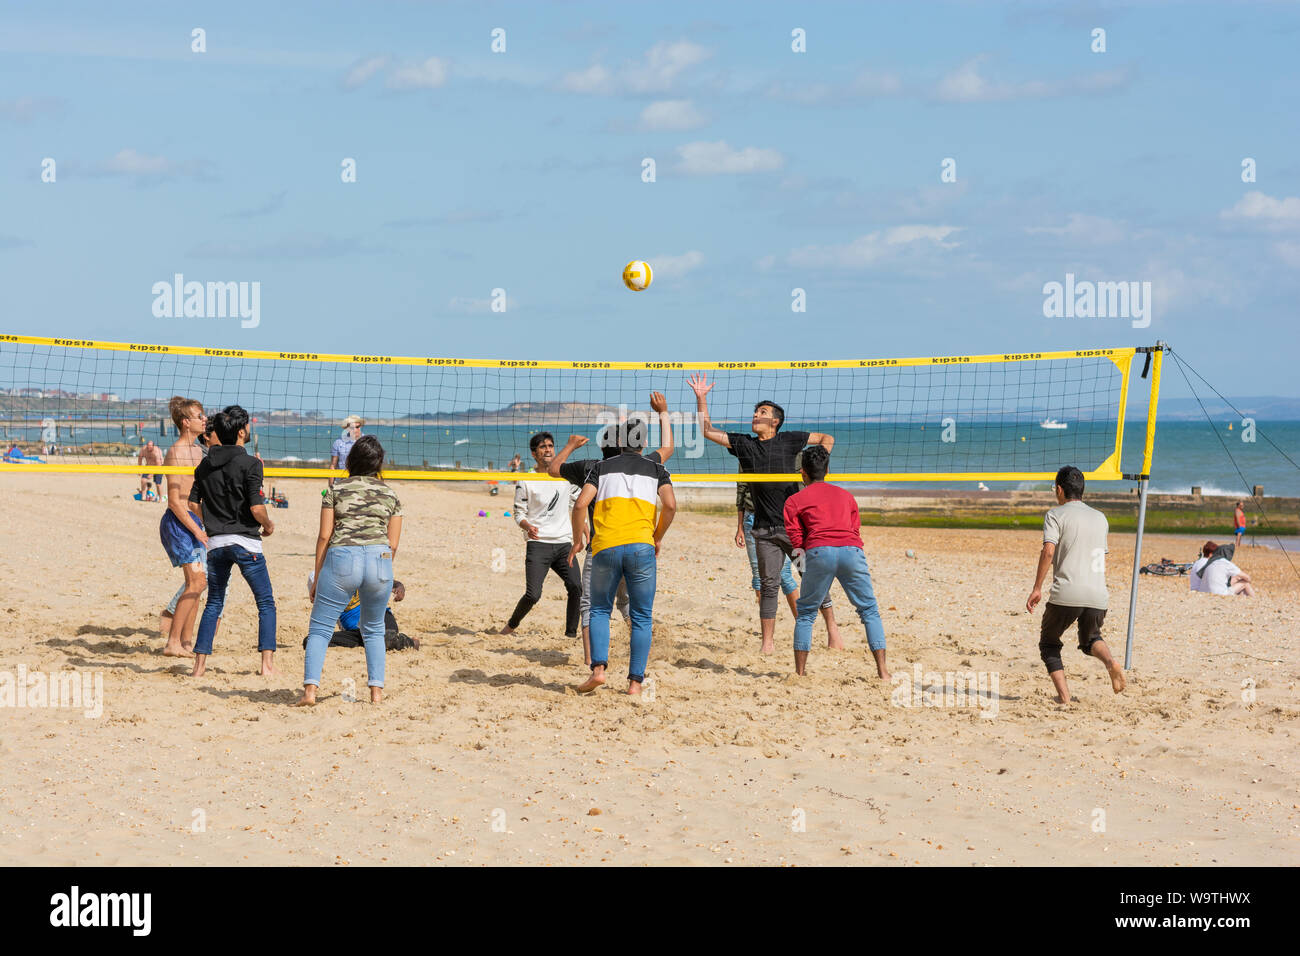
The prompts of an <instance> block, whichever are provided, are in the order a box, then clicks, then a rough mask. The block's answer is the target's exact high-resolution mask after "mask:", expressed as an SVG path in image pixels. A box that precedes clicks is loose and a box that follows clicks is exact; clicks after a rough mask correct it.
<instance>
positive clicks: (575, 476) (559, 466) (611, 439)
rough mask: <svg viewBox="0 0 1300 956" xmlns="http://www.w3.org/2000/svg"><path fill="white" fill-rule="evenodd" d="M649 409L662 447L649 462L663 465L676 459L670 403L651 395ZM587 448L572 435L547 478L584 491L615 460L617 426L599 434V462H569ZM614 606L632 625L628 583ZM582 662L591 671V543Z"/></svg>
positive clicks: (632, 421) (621, 585)
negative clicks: (590, 478) (589, 480)
mask: <svg viewBox="0 0 1300 956" xmlns="http://www.w3.org/2000/svg"><path fill="white" fill-rule="evenodd" d="M650 407H651V408H652V409H653V410H654V411H655V412H656V413H657V414H658V415H659V440H660V442H662V444H661V445H660V446H659V448H658V449H656V450H655V451H652V452H650V453H649V454H648V455H646V458H648V459H650V460H651V461H653V462H657V463H658V464H661V465H664V464H667V462H668V459H669V458H671V457H672V456H673V428H672V419H671V418H669V416H668V399H666V398H664V396H663V395H662V394H661V393H659V392H651V393H650ZM639 421H641V419H640V417H639V416H635V415H633V416H629V418H628V420H627V421H626V422H624V423H623V425H624V426H625V427H628V428H633V429H634V428H636V427H637V423H638V422H639ZM585 444H587V439H586V437H585V436H583V435H570V436H569V440H568V441H567V442H565V443H564V447H563V448H561V449H560V451H559V453H558V454H557V455H556V456H555V457H554V458H552V459H551V463H550V465H549V466H548V467H547V474H549V475H550V476H551V477H552V478H563V479H564V480H565V481H567V482H569V484H571V485H575V486H577V487H578V488H582V486H583V485H584V484H586V483H587V475H588V473H590V471H591V469H592V468H594V467H596V465H597V464H599V463H600V462H601V461H603V460H604V459H606V458H613V457H614V456H615V455H617V454H619V447H618V426H616V425H606V426H605V427H604V428H602V429H601V430H600V434H599V436H598V437H597V439H596V444H597V446H598V447H599V448H600V454H601V457H600V458H581V459H579V460H577V461H569V460H568V459H569V456H570V455H571V454H573V452H575V451H577V450H578V449H579V448H581V447H582V446H583V445H585ZM594 509H595V505H594V504H593V505H591V506H589V507H588V509H587V526H588V527H593V526H594V524H595V521H594V518H593V512H594ZM614 606H615V607H616V608H618V612H619V614H621V615H622V616H623V623H625V624H628V623H631V620H632V618H631V615H630V614H629V613H628V598H627V582H626V581H619V582H618V592H617V594H615V596H614ZM582 659H583V663H585V664H586V665H587V666H588V667H590V666H591V540H590V538H588V540H587V550H586V551H585V552H584V553H583V555H582Z"/></svg>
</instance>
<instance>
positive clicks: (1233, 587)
mask: <svg viewBox="0 0 1300 956" xmlns="http://www.w3.org/2000/svg"><path fill="white" fill-rule="evenodd" d="M1236 549H1237V546H1236V545H1235V544H1218V545H1216V544H1215V543H1214V542H1213V541H1207V542H1205V547H1204V548H1203V549H1202V555H1203V557H1202V559H1201V560H1200V561H1198V562H1196V564H1194V565H1192V572H1191V577H1192V578H1193V579H1194V580H1193V587H1192V589H1193V590H1199V591H1204V592H1205V593H1206V594H1218V595H1221V596H1222V595H1229V594H1240V595H1243V596H1245V597H1254V596H1255V589H1254V588H1253V587H1251V584H1250V575H1249V574H1247V573H1246V572H1245V571H1243V570H1241V568H1239V567H1237V566H1236V565H1235V564H1233V563H1232V557H1233V553H1234V552H1235V551H1236ZM1198 565H1199V567H1198ZM1196 580H1199V581H1200V587H1199V588H1198V587H1196Z"/></svg>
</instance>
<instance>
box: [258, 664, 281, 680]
mask: <svg viewBox="0 0 1300 956" xmlns="http://www.w3.org/2000/svg"><path fill="white" fill-rule="evenodd" d="M279 673H280V672H279V670H277V669H276V668H275V667H274V666H273V665H271V664H263V665H262V676H263V677H276V676H278V675H279Z"/></svg>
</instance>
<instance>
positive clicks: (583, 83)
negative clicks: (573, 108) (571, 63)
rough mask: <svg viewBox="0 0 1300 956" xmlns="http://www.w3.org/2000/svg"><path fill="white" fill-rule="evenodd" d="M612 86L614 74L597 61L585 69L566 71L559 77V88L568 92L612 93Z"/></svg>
mask: <svg viewBox="0 0 1300 956" xmlns="http://www.w3.org/2000/svg"><path fill="white" fill-rule="evenodd" d="M614 86H615V84H614V74H612V73H610V72H609V70H607V69H605V68H604V67H603V66H601V65H600V64H599V63H597V64H593V65H592V66H589V67H587V69H585V70H577V71H575V72H573V73H566V74H565V75H564V76H563V77H562V78H561V79H560V89H563V90H568V91H569V92H570V93H613V92H614Z"/></svg>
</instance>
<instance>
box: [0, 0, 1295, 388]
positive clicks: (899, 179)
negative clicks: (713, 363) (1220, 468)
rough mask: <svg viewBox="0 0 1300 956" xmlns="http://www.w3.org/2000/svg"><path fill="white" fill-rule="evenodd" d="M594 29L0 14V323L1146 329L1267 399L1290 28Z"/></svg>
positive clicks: (568, 22)
mask: <svg viewBox="0 0 1300 956" xmlns="http://www.w3.org/2000/svg"><path fill="white" fill-rule="evenodd" d="M629 9H630V8H627V7H626V6H623V5H613V4H594V3H558V2H556V3H540V2H539V3H528V4H522V3H488V2H479V3H472V4H450V3H415V2H391V3H365V4H363V3H311V4H307V3H281V4H263V3H257V4H251V3H241V2H223V3H221V4H187V5H183V6H182V5H177V4H171V3H154V4H149V3H121V4H113V5H111V7H110V6H109V5H104V4H100V3H84V4H74V3H48V4H39V5H37V4H32V5H24V6H15V5H8V6H6V7H5V8H3V10H2V11H0V138H2V139H3V142H4V144H5V148H4V149H3V151H0V174H2V175H0V182H2V185H0V275H3V276H4V278H5V280H6V281H5V291H6V296H5V299H6V309H5V318H4V320H3V322H0V326H2V328H0V331H7V332H15V333H26V334H40V335H59V336H68V337H91V338H99V339H113V340H122V341H139V342H162V343H170V344H184V345H211V346H216V347H241V348H261V349H275V350H316V351H330V352H345V353H346V352H366V353H377V354H414V355H445V356H467V357H489V358H495V357H502V358H545V359H656V360H671V359H708V360H715V359H716V360H724V359H725V360H729V359H785V358H856V357H884V356H908V355H930V354H957V353H968V352H1002V351H1008V350H1016V351H1020V350H1029V349H1062V348H1083V347H1094V346H1114V345H1130V344H1150V343H1152V342H1154V341H1155V340H1156V339H1165V340H1167V341H1169V342H1171V343H1172V344H1173V345H1174V347H1175V348H1176V349H1178V350H1179V351H1180V352H1181V353H1182V354H1183V355H1184V357H1185V358H1186V359H1187V360H1188V361H1189V362H1190V363H1191V364H1192V365H1193V366H1194V367H1196V368H1197V369H1198V370H1200V371H1201V372H1202V374H1205V375H1206V376H1207V377H1208V378H1209V379H1210V380H1211V381H1212V382H1214V383H1215V384H1216V385H1217V386H1218V387H1219V389H1220V391H1222V392H1224V393H1225V394H1256V395H1258V394H1279V395H1291V396H1296V395H1300V384H1297V381H1298V380H1297V376H1296V375H1295V366H1296V353H1297V349H1296V345H1297V340H1298V338H1300V334H1298V333H1297V331H1296V313H1297V309H1296V301H1297V294H1298V293H1300V281H1298V279H1297V276H1298V275H1300V132H1298V130H1300V124H1297V122H1296V117H1297V116H1300V73H1298V72H1297V71H1296V70H1295V67H1294V62H1295V50H1296V49H1297V47H1298V46H1300V8H1298V7H1297V6H1295V5H1290V4H1286V5H1284V4H1227V5H1225V4H1214V5H1173V4H1140V5H1104V6H1103V5H1094V4H1064V5H1060V4H1058V5H1050V6H1049V5H1043V4H1029V3H1024V4H1003V5H997V4H992V3H980V4H974V3H957V4H937V3H936V4H928V3H913V4H900V5H893V4H889V5H885V4H879V5H877V4H839V3H836V4H831V3H824V4H815V5H811V4H777V3H754V4H743V5H742V4H735V3H707V2H693V3H659V4H655V5H653V6H650V7H647V8H645V9H639V8H638V9H637V10H636V11H635V15H630V13H629ZM196 27H199V28H202V29H203V30H204V31H206V45H207V51H206V52H203V53H195V52H192V51H191V31H192V30H193V29H194V28H196ZM498 27H500V28H502V29H504V30H505V31H506V35H505V36H506V51H505V52H504V53H493V52H491V49H490V44H491V40H492V37H491V31H492V30H493V29H494V28H498ZM796 27H797V28H802V29H803V30H805V31H806V37H807V52H804V53H795V52H793V51H792V50H791V42H792V40H791V31H792V30H793V29H794V28H796ZM1096 27H1101V28H1103V29H1105V31H1106V47H1107V50H1106V52H1104V53H1094V52H1092V51H1091V49H1090V46H1091V44H1092V42H1093V41H1092V36H1091V33H1092V30H1093V29H1094V28H1096ZM47 157H49V158H53V159H54V160H55V161H56V163H57V181H56V182H55V183H52V184H51V183H44V182H42V181H41V163H42V160H43V159H45V158H47ZM345 157H351V158H354V159H355V160H356V163H357V182H355V183H343V182H341V179H340V168H341V167H340V164H341V162H342V161H343V159H344V158H345ZM646 157H650V158H653V159H654V160H655V163H656V174H657V178H656V181H655V182H653V183H645V182H642V179H641V170H642V160H643V159H644V158H646ZM948 157H951V158H953V159H954V160H955V161H956V173H957V181H956V182H953V183H944V182H941V181H940V172H941V163H942V161H943V160H944V159H945V158H948ZM1246 157H1250V158H1253V159H1254V160H1255V162H1256V164H1257V181H1256V182H1253V183H1245V182H1243V181H1242V178H1241V163H1242V160H1243V158H1246ZM634 258H644V259H648V260H649V261H650V262H651V263H652V265H654V266H655V267H656V269H657V276H656V279H655V282H654V284H653V285H652V287H651V289H650V290H648V291H647V292H644V293H632V292H629V291H627V290H626V289H624V288H623V286H622V283H621V281H620V272H621V269H622V267H623V264H624V263H625V262H626V261H628V260H629V259H634ZM178 272H179V273H183V274H184V275H185V277H186V279H187V280H197V281H202V282H206V281H249V282H252V281H257V282H260V283H261V315H260V324H259V325H258V326H257V327H256V328H242V327H241V325H240V322H239V321H238V320H237V319H230V318H188V319H183V318H171V319H167V318H163V319H159V318H155V317H154V316H153V314H152V305H153V302H154V296H153V294H152V292H151V289H152V286H153V284H154V283H155V282H158V281H170V280H171V277H172V276H173V275H174V274H175V273H178ZM1066 273H1073V274H1075V275H1076V277H1077V278H1078V279H1080V280H1091V281H1136V282H1148V281H1149V282H1151V283H1152V296H1153V300H1152V321H1151V324H1150V326H1149V327H1148V328H1133V327H1131V323H1130V321H1129V320H1128V319H1124V318H1093V319H1062V318H1046V317H1044V315H1043V301H1044V296H1043V291H1042V289H1043V285H1044V283H1047V282H1052V281H1058V282H1061V281H1064V279H1065V275H1066ZM496 288H503V289H505V290H506V302H507V311H506V312H505V313H504V314H501V313H493V312H492V311H490V309H489V307H488V303H489V301H490V298H491V295H492V290H493V289H496ZM795 288H801V289H804V290H805V293H806V298H807V311H806V313H802V314H795V313H792V312H791V290H792V289H795ZM1165 382H1166V386H1165V387H1166V390H1167V391H1166V394H1170V395H1182V394H1185V393H1186V390H1185V387H1184V386H1183V385H1182V382H1181V377H1180V376H1178V375H1177V374H1176V373H1174V372H1173V370H1172V369H1170V374H1167V375H1166V377H1165Z"/></svg>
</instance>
